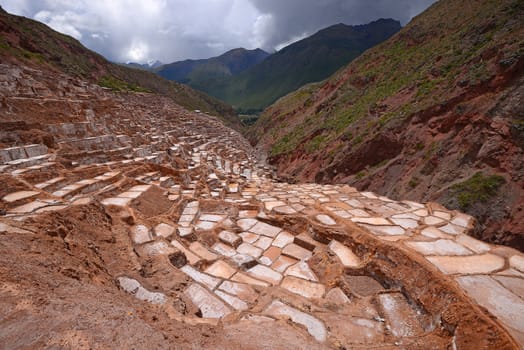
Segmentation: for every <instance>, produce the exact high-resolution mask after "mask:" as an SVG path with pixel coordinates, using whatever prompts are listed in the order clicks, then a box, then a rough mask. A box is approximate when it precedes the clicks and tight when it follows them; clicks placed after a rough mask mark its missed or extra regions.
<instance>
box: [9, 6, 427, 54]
mask: <svg viewBox="0 0 524 350" xmlns="http://www.w3.org/2000/svg"><path fill="white" fill-rule="evenodd" d="M432 2H434V0H373V1H369V0H142V1H141V0H75V1H70V0H0V5H1V6H2V7H3V8H4V9H5V10H6V11H8V12H11V13H14V14H18V15H23V16H26V17H30V18H34V19H37V20H39V21H41V22H44V23H46V24H48V25H49V26H50V27H52V28H54V29H55V30H57V31H60V32H62V33H65V34H69V35H71V36H73V37H75V38H77V39H79V40H80V41H81V42H82V43H83V44H84V45H85V46H87V47H88V48H90V49H92V50H95V51H97V52H99V53H101V54H103V55H104V56H106V57H107V58H109V59H111V60H113V61H118V62H125V61H130V60H134V61H139V62H146V61H148V60H155V59H159V60H161V61H163V62H172V61H175V60H181V59H186V58H206V57H211V56H214V55H218V54H221V53H223V52H224V51H227V50H229V49H232V48H236V47H245V48H250V49H253V48H256V47H261V48H263V49H265V50H269V51H271V50H273V49H275V48H281V47H283V46H284V45H286V44H288V43H291V42H293V41H295V40H298V39H301V38H303V37H304V36H308V35H311V34H313V33H314V32H316V31H318V30H319V29H321V28H324V27H327V26H329V25H332V24H336V23H340V22H342V23H346V24H362V23H368V22H370V21H372V20H375V19H377V18H380V17H391V18H395V19H399V20H401V22H402V23H403V24H405V23H406V22H407V21H408V20H409V19H410V18H411V17H412V16H414V15H416V14H418V13H420V11H422V10H423V9H424V8H426V7H427V6H429V4H431V3H432Z"/></svg>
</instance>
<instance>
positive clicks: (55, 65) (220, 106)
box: [0, 7, 240, 127]
mask: <svg viewBox="0 0 524 350" xmlns="http://www.w3.org/2000/svg"><path fill="white" fill-rule="evenodd" d="M0 58H1V59H2V61H3V62H13V63H23V64H25V65H28V66H39V67H42V66H44V67H46V68H48V69H55V70H59V71H62V72H65V73H67V74H70V75H72V76H75V77H81V78H83V79H87V80H89V81H91V82H96V83H99V84H100V85H103V86H106V87H109V88H112V89H117V90H138V91H151V92H156V93H160V94H163V95H166V96H169V97H170V98H172V99H173V100H174V101H175V102H176V103H178V104H180V105H182V106H184V107H186V108H188V109H200V110H202V111H205V112H209V113H211V114H215V115H217V116H220V117H221V118H223V120H224V121H225V122H227V123H228V124H229V125H232V126H236V127H239V126H240V122H239V121H238V118H237V117H236V114H235V112H234V110H233V109H232V108H231V107H230V106H228V105H226V104H225V103H223V102H221V101H218V100H217V99H216V98H213V97H211V96H208V95H206V94H204V93H202V92H200V91H196V90H193V89H191V88H190V87H188V86H185V85H181V84H178V83H175V82H170V81H168V80H165V79H163V78H161V77H159V76H157V75H156V74H154V73H151V72H147V71H144V70H138V69H132V68H129V67H124V66H121V65H117V64H113V63H111V62H109V61H107V60H106V59H105V58H103V57H102V56H101V55H98V54H96V53H94V52H93V51H90V50H88V49H87V48H85V47H84V46H82V44H80V42H78V41H77V40H75V39H73V38H71V37H70V36H67V35H63V34H60V33H58V32H56V31H54V30H52V29H51V28H49V27H48V26H46V25H44V24H42V23H40V22H37V21H33V20H31V19H28V18H25V17H19V16H14V15H10V14H8V13H7V12H5V11H4V10H3V9H2V8H1V7H0Z"/></svg>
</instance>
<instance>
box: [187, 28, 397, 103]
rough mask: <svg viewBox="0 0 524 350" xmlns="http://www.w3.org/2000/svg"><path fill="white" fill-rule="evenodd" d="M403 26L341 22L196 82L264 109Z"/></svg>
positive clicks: (235, 100)
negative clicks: (242, 67)
mask: <svg viewBox="0 0 524 350" xmlns="http://www.w3.org/2000/svg"><path fill="white" fill-rule="evenodd" d="M398 30H400V23H399V22H397V21H394V20H391V19H380V20H378V21H375V22H372V23H369V24H366V25H359V26H347V25H344V24H337V25H334V26H331V27H328V28H325V29H323V30H321V31H319V32H317V33H316V34H314V35H312V36H310V37H308V38H306V39H303V40H300V41H298V42H296V43H293V44H291V45H289V46H287V47H285V48H283V49H282V50H280V51H278V52H276V53H274V54H272V55H271V56H269V57H267V58H266V59H265V60H264V61H262V62H261V63H260V64H257V65H255V66H253V67H252V68H250V69H248V70H246V71H245V72H243V73H241V74H239V75H237V76H233V77H231V78H230V79H225V80H222V81H216V83H215V84H208V85H206V86H198V87H197V86H195V87H197V88H200V89H202V91H205V92H207V93H209V94H210V95H212V96H215V97H217V98H219V99H221V100H223V101H227V102H228V103H230V104H232V105H233V106H234V107H236V108H237V109H240V110H262V109H263V108H265V107H266V106H268V105H270V104H271V103H273V102H274V101H275V100H276V99H278V98H279V97H281V96H283V95H285V94H287V93H289V92H291V91H293V90H296V89H297V88H299V87H300V86H302V85H304V84H307V83H310V82H314V81H320V80H323V79H325V78H327V77H328V76H330V75H331V74H333V73H334V72H335V71H336V70H337V69H339V68H340V67H342V66H343V65H345V64H347V63H348V62H350V61H351V60H353V59H354V58H355V57H357V56H358V55H360V54H361V53H362V52H364V51H365V50H366V49H368V48H370V47H372V46H374V45H376V44H378V43H380V42H382V41H384V40H386V39H387V38H389V37H390V36H391V35H393V34H395V33H396V32H397V31H398Z"/></svg>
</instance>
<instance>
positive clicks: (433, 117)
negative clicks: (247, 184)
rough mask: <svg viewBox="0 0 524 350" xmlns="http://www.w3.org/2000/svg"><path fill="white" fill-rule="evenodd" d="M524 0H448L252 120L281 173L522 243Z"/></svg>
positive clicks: (254, 131)
mask: <svg viewBox="0 0 524 350" xmlns="http://www.w3.org/2000/svg"><path fill="white" fill-rule="evenodd" d="M523 68H524V2H522V1H520V0H500V1H494V0H474V1H467V2H465V1H460V0H442V1H439V2H438V3H436V4H434V5H433V6H431V7H430V8H429V9H428V10H427V11H425V12H424V13H423V14H421V15H419V16H417V17H416V18H415V19H413V20H412V22H411V23H409V24H408V25H407V26H406V27H405V28H403V29H402V30H401V31H400V32H399V33H398V34H397V35H395V36H394V37H392V38H391V39H389V40H388V41H386V42H384V43H382V44H381V45H379V46H377V47H375V48H373V49H371V50H368V51H367V52H366V53H364V54H363V55H361V56H360V57H358V58H357V59H356V60H354V61H353V62H352V63H351V64H349V65H348V66H347V67H346V68H344V69H341V70H340V71H338V72H337V73H336V74H335V75H333V76H332V77H331V78H330V79H328V80H326V81H324V82H322V83H318V84H314V85H308V86H305V87H303V88H301V89H300V90H298V91H296V92H294V93H291V94H289V95H287V96H285V97H283V98H281V99H280V100H279V101H278V102H277V103H275V104H274V105H272V106H271V107H269V108H268V109H267V110H266V111H265V112H264V114H263V115H262V116H261V118H260V119H259V121H258V122H257V124H256V125H255V127H254V128H253V129H252V130H251V134H250V137H251V140H252V142H253V143H257V144H258V147H260V148H262V149H265V150H267V151H268V152H269V153H270V155H271V158H270V160H271V162H272V163H273V164H275V165H276V166H277V168H278V172H279V174H280V176H283V177H287V178H289V180H290V181H297V180H305V181H312V180H315V181H319V182H345V183H349V184H352V185H354V186H357V187H358V188H359V189H360V190H371V191H376V192H378V193H380V194H384V195H388V196H390V197H394V198H410V199H414V200H418V201H427V200H433V201H439V202H440V203H443V204H445V205H447V206H448V207H450V208H457V209H461V210H464V211H467V212H468V213H471V214H473V215H474V216H475V217H476V218H477V219H478V221H479V225H478V235H479V237H481V238H484V239H488V240H492V241H497V242H500V243H506V244H510V245H513V246H515V247H518V248H519V249H524V234H523V233H524V204H523V203H524V190H523V189H524V176H523V174H524V109H523V108H524V107H523V106H524V105H523V104H522V96H524V84H523V81H524V77H523V74H522V73H523Z"/></svg>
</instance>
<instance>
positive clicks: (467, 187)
mask: <svg viewBox="0 0 524 350" xmlns="http://www.w3.org/2000/svg"><path fill="white" fill-rule="evenodd" d="M505 183H506V180H505V179H504V178H503V177H502V176H500V175H490V176H485V175H483V174H482V173H481V172H477V173H476V174H475V175H473V176H472V177H471V178H469V179H468V180H466V181H464V182H462V183H459V184H456V185H453V186H452V187H451V193H452V195H453V196H454V197H455V198H456V199H457V202H458V205H459V207H460V209H461V210H467V209H469V208H470V207H471V206H472V205H474V204H475V203H479V202H487V201H488V200H489V199H490V198H492V197H493V196H495V195H496V194H497V190H498V189H499V188H500V186H502V185H503V184H505Z"/></svg>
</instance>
